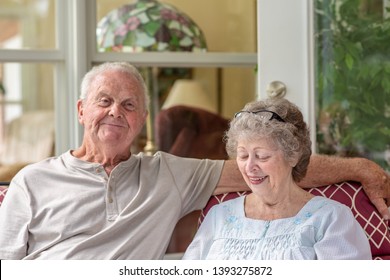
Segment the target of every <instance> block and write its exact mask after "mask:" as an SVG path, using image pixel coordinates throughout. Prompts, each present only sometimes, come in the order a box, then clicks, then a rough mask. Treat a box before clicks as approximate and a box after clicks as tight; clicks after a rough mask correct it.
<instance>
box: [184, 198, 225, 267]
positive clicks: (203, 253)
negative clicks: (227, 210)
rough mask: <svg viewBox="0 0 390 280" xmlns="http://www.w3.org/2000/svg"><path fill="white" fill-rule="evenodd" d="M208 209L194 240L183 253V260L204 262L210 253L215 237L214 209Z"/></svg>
mask: <svg viewBox="0 0 390 280" xmlns="http://www.w3.org/2000/svg"><path fill="white" fill-rule="evenodd" d="M216 207H217V206H214V207H213V208H211V209H210V211H209V212H208V214H207V215H206V217H205V218H204V220H203V222H202V224H201V225H200V227H199V229H198V231H197V232H196V234H195V237H194V239H193V240H192V242H191V244H190V245H189V246H188V248H187V250H186V252H185V253H184V256H183V260H205V259H206V258H207V255H208V253H209V251H210V248H211V245H212V244H213V242H214V236H215V228H216V227H215V221H216V219H215V217H216V216H215V211H213V210H215V208H216Z"/></svg>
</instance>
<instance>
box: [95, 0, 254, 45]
mask: <svg viewBox="0 0 390 280" xmlns="http://www.w3.org/2000/svg"><path fill="white" fill-rule="evenodd" d="M141 1H142V0H141ZM96 2H97V21H98V23H99V21H101V20H102V19H103V18H104V17H105V16H106V15H107V14H108V13H109V12H111V11H112V10H114V9H117V8H119V7H121V6H123V5H127V4H131V3H134V1H126V0H112V1H105V0H97V1H96ZM159 2H161V3H163V4H169V5H172V6H173V7H174V8H176V9H178V10H179V12H180V13H184V14H185V15H187V16H189V17H190V19H192V21H193V22H195V23H196V25H197V26H198V27H199V28H200V30H202V32H203V33H204V37H205V40H206V44H207V50H208V51H210V52H256V42H257V41H256V40H257V35H256V0H197V1H193V0H163V1H159ZM168 17H169V16H168ZM127 18H128V17H127ZM127 18H126V20H125V21H126V22H125V23H124V24H123V25H120V26H118V27H117V28H115V30H116V31H117V32H116V33H115V32H114V31H112V32H107V34H108V35H105V40H108V41H109V42H114V41H115V42H116V43H115V45H121V44H122V45H125V44H126V40H134V37H136V36H145V37H147V39H148V40H154V39H155V38H152V39H151V38H150V36H149V35H145V34H151V33H153V34H155V31H156V29H154V28H157V29H158V27H156V26H153V24H149V26H148V27H147V28H146V27H145V24H144V23H145V22H146V21H147V20H146V15H145V13H142V16H141V15H140V16H139V17H137V19H136V20H133V21H131V22H127ZM135 21H137V22H135ZM139 22H141V24H139ZM126 24H127V26H128V28H138V29H140V28H141V27H142V28H146V29H147V32H143V33H142V35H140V33H136V31H134V32H132V33H123V32H122V31H123V29H122V28H123V26H125V25H126ZM180 25H181V26H182V27H183V24H182V22H181V23H180ZM184 25H185V24H184ZM137 32H138V31H137ZM114 33H115V34H116V35H115V34H114ZM105 34H106V33H105ZM124 34H126V35H124ZM129 34H131V35H129ZM132 36H133V37H132ZM102 37H103V35H102ZM155 37H156V36H155ZM138 38H139V37H138ZM165 39H166V38H165ZM187 39H188V38H187ZM158 40H162V38H161V37H160V38H158ZM185 40H186V39H185ZM140 41H142V40H140ZM146 41H147V40H146V39H145V40H143V42H146ZM173 41H175V40H171V41H170V42H171V43H172V42H173ZM123 42H124V43H123ZM137 42H138V41H137ZM110 44H111V45H112V43H107V44H106V45H105V46H107V45H110ZM145 44H148V43H145ZM100 51H102V52H103V51H104V50H102V49H100Z"/></svg>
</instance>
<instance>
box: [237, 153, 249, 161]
mask: <svg viewBox="0 0 390 280" xmlns="http://www.w3.org/2000/svg"><path fill="white" fill-rule="evenodd" d="M247 158H248V155H244V154H242V155H237V159H239V160H246V159H247Z"/></svg>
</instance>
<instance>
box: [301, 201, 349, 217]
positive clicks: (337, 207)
mask: <svg viewBox="0 0 390 280" xmlns="http://www.w3.org/2000/svg"><path fill="white" fill-rule="evenodd" d="M302 212H303V213H306V214H305V215H308V214H307V213H311V214H312V215H316V214H317V215H321V216H326V215H335V214H340V213H348V214H349V213H351V210H350V208H349V207H347V206H346V205H344V204H342V203H341V202H338V201H336V200H333V199H330V198H327V197H323V196H315V197H313V198H312V199H311V200H309V202H308V203H306V205H305V206H304V207H303V208H302V209H301V211H300V214H302Z"/></svg>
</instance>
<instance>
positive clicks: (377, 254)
mask: <svg viewBox="0 0 390 280" xmlns="http://www.w3.org/2000/svg"><path fill="white" fill-rule="evenodd" d="M7 191H8V185H7V183H0V207H1V203H2V202H3V199H4V197H5V195H6V193H7ZM307 191H309V192H310V193H312V194H314V195H321V196H325V197H328V198H331V199H334V200H337V201H339V202H341V203H343V204H345V205H347V206H348V207H350V208H351V210H352V212H353V214H354V215H355V218H356V220H357V221H358V222H359V223H360V225H361V226H362V227H363V229H364V230H365V232H366V234H367V238H368V240H369V242H370V246H371V252H372V259H373V260H390V225H389V223H386V222H385V221H383V219H381V217H380V215H379V213H378V211H377V210H376V209H375V207H374V205H372V204H371V202H370V201H369V199H368V197H367V195H366V194H365V192H364V191H363V188H362V186H361V184H359V183H357V182H342V183H339V184H332V185H328V186H322V187H316V188H312V189H307ZM247 193H248V192H234V193H226V194H220V195H215V196H212V197H211V198H210V200H209V201H208V203H207V205H206V206H205V208H204V209H202V210H201V211H200V216H199V217H197V219H198V221H197V225H196V227H197V226H198V225H200V224H201V223H202V221H203V219H204V217H205V215H206V214H207V212H208V211H209V210H210V209H211V207H213V206H214V205H216V204H218V203H221V202H223V201H227V200H229V199H232V198H235V197H238V196H241V195H245V194H247ZM187 223H189V221H187ZM190 226H193V225H190ZM189 242H190V240H188V241H187V243H184V244H182V246H188V244H189ZM178 258H180V256H179V257H178Z"/></svg>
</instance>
